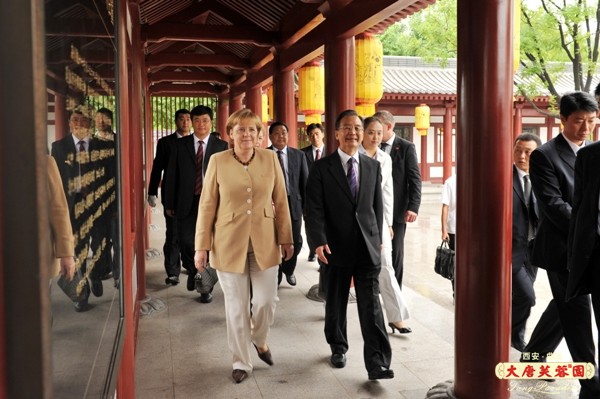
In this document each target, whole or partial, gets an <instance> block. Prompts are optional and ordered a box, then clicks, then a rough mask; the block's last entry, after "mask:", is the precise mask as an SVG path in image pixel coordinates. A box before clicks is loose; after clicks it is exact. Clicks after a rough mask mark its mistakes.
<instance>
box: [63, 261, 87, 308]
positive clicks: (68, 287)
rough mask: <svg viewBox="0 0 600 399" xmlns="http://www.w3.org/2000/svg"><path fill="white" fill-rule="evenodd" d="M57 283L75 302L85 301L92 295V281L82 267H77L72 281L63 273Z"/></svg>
mask: <svg viewBox="0 0 600 399" xmlns="http://www.w3.org/2000/svg"><path fill="white" fill-rule="evenodd" d="M56 283H57V284H58V286H59V287H60V289H61V290H63V292H64V293H65V294H66V295H67V296H68V297H69V298H70V299H71V300H72V301H73V302H81V301H84V300H86V299H87V298H88V297H89V296H90V291H91V290H90V283H89V281H88V279H87V277H86V276H84V275H83V273H82V272H81V268H79V269H77V271H76V272H75V274H74V275H73V278H72V279H71V281H67V279H66V278H65V276H63V275H62V274H61V275H60V277H59V278H58V281H57V282H56Z"/></svg>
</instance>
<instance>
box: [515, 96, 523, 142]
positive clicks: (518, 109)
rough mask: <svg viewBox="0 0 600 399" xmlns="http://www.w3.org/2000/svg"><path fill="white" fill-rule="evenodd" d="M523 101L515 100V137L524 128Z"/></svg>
mask: <svg viewBox="0 0 600 399" xmlns="http://www.w3.org/2000/svg"><path fill="white" fill-rule="evenodd" d="M522 119H523V103H517V102H515V116H514V120H513V138H515V139H516V138H517V136H518V135H519V134H521V133H522V132H521V131H522V130H523V122H522Z"/></svg>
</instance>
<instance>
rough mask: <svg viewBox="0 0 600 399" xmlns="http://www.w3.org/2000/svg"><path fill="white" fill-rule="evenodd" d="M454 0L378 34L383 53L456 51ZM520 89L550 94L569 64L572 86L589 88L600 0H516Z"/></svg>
mask: <svg viewBox="0 0 600 399" xmlns="http://www.w3.org/2000/svg"><path fill="white" fill-rule="evenodd" d="M456 4H457V1H456V0H438V1H437V2H436V3H435V4H433V5H431V6H429V7H427V8H426V9H425V10H423V11H421V12H418V13H416V14H414V15H412V16H411V17H409V18H407V19H405V20H403V21H401V22H399V23H397V24H395V25H392V26H391V27H390V28H388V30H387V31H386V32H385V33H384V34H383V35H381V41H382V43H383V48H384V54H386V55H404V56H417V57H422V58H424V59H425V60H427V61H432V60H437V61H438V62H441V63H442V64H443V63H444V61H445V60H447V59H448V58H455V57H456V56H457V48H458V46H457V9H456ZM520 18H521V34H520V41H521V45H520V48H521V57H520V65H521V69H520V72H519V75H520V76H521V77H522V78H523V82H524V83H520V84H519V85H518V89H519V91H520V92H521V94H522V95H525V96H529V97H531V96H535V95H539V94H540V92H541V91H542V90H543V89H545V90H546V91H547V92H549V93H550V94H551V95H552V96H553V97H555V98H558V97H559V95H560V94H561V93H558V91H557V90H556V81H557V79H559V78H560V77H561V75H562V74H563V73H564V72H565V71H568V70H570V69H571V68H572V71H573V77H574V78H573V90H582V91H586V92H589V91H590V90H591V89H592V81H593V77H594V72H595V71H596V66H597V63H598V52H599V48H598V47H599V38H600V1H598V0H591V1H590V0H562V1H561V0H522V4H521V15H520Z"/></svg>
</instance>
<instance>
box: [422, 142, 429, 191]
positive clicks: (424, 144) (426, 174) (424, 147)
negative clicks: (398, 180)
mask: <svg viewBox="0 0 600 399" xmlns="http://www.w3.org/2000/svg"><path fill="white" fill-rule="evenodd" d="M421 180H423V181H427V180H429V168H428V167H427V135H426V134H425V135H423V136H421Z"/></svg>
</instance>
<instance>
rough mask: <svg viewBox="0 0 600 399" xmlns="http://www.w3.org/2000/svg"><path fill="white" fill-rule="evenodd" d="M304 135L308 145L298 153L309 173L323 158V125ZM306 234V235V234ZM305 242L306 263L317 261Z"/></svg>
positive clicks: (312, 127) (309, 129) (307, 130)
mask: <svg viewBox="0 0 600 399" xmlns="http://www.w3.org/2000/svg"><path fill="white" fill-rule="evenodd" d="M306 135H307V136H308V139H309V140H310V145H309V146H307V147H304V148H302V149H301V150H300V151H302V152H303V153H304V155H305V156H306V166H308V171H309V172H310V168H311V167H312V164H313V163H314V162H315V161H318V160H319V159H321V157H323V156H325V143H324V142H323V138H324V137H325V135H324V133H323V125H321V124H320V123H311V124H310V125H308V126H307V127H306ZM306 234H308V232H307V233H306ZM307 241H308V242H309V245H308V248H309V253H308V261H309V262H314V261H315V260H317V257H316V255H315V249H314V248H313V247H311V246H310V242H311V240H310V239H308V238H307Z"/></svg>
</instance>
